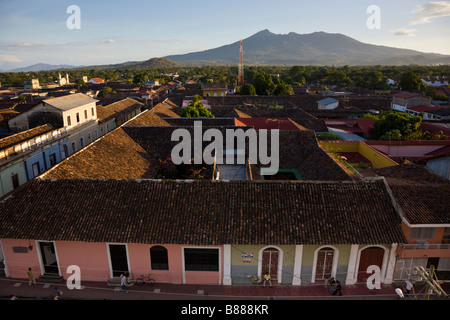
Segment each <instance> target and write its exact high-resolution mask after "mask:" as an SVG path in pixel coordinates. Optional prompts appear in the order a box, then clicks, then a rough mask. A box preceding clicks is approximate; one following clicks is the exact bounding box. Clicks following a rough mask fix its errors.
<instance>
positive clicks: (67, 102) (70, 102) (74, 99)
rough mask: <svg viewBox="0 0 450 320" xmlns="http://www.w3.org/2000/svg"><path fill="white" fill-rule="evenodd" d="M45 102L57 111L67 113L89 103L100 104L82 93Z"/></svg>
mask: <svg viewBox="0 0 450 320" xmlns="http://www.w3.org/2000/svg"><path fill="white" fill-rule="evenodd" d="M43 102H44V103H45V104H48V105H50V106H52V107H55V108H57V109H60V110H63V111H67V110H70V109H73V108H78V107H81V106H84V105H86V104H89V103H93V102H98V100H96V99H93V98H91V97H88V96H87V95H85V94H82V93H75V94H69V95H66V96H62V97H58V98H49V99H45V100H44V101H43Z"/></svg>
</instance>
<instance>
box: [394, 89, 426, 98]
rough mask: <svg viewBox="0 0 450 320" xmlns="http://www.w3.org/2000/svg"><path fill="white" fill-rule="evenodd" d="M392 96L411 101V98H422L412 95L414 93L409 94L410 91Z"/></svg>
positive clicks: (415, 94)
mask: <svg viewBox="0 0 450 320" xmlns="http://www.w3.org/2000/svg"><path fill="white" fill-rule="evenodd" d="M392 96H393V97H396V98H402V99H410V98H414V97H417V96H420V94H417V93H412V92H408V91H402V92H399V93H396V94H394V95H392Z"/></svg>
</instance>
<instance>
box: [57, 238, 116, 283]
mask: <svg viewBox="0 0 450 320" xmlns="http://www.w3.org/2000/svg"><path fill="white" fill-rule="evenodd" d="M55 246H56V252H57V254H58V265H59V270H60V272H61V275H62V276H63V277H64V279H66V278H67V277H68V276H70V275H71V274H68V273H67V267H69V266H70V265H76V266H78V267H80V271H81V281H107V280H108V279H109V277H110V271H109V262H108V253H107V246H106V243H98V242H97V243H91V242H68V241H67V242H66V241H57V242H56V243H55Z"/></svg>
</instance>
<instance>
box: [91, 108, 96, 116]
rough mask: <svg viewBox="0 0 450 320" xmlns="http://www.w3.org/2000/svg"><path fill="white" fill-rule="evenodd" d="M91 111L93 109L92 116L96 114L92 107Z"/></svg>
mask: <svg viewBox="0 0 450 320" xmlns="http://www.w3.org/2000/svg"><path fill="white" fill-rule="evenodd" d="M91 111H92V116H93V117H94V116H95V111H94V108H92V109H91Z"/></svg>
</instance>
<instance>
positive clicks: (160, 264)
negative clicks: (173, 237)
mask: <svg viewBox="0 0 450 320" xmlns="http://www.w3.org/2000/svg"><path fill="white" fill-rule="evenodd" d="M150 262H151V264H152V270H169V258H168V255H167V249H166V248H164V247H162V246H154V247H151V248H150Z"/></svg>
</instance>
